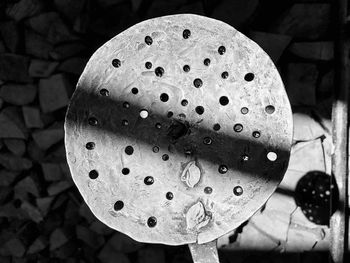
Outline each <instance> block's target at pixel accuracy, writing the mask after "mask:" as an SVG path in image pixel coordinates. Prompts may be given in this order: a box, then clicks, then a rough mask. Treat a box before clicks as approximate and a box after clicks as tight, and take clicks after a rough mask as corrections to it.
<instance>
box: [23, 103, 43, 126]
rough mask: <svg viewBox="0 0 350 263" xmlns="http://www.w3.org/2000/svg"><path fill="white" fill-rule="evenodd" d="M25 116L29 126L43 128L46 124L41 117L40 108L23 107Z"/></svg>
mask: <svg viewBox="0 0 350 263" xmlns="http://www.w3.org/2000/svg"><path fill="white" fill-rule="evenodd" d="M22 112H23V118H24V122H25V124H26V127H27V128H42V127H43V126H44V124H43V122H42V120H41V117H40V109H39V108H37V107H32V106H24V107H22Z"/></svg>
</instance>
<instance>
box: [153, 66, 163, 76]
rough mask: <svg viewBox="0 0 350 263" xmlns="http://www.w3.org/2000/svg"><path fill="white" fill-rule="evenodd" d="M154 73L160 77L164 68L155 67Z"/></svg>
mask: <svg viewBox="0 0 350 263" xmlns="http://www.w3.org/2000/svg"><path fill="white" fill-rule="evenodd" d="M154 73H155V74H156V76H157V77H161V76H163V74H164V69H163V68H162V67H157V68H156V70H155V71H154Z"/></svg>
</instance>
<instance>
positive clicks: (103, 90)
mask: <svg viewBox="0 0 350 263" xmlns="http://www.w3.org/2000/svg"><path fill="white" fill-rule="evenodd" d="M100 94H101V95H102V96H104V97H107V96H109V91H108V90H107V89H101V90H100Z"/></svg>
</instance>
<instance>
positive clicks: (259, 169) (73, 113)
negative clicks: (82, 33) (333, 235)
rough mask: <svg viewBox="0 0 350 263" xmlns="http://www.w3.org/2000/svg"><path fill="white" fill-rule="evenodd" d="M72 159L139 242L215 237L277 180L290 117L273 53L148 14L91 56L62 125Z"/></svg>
mask: <svg viewBox="0 0 350 263" xmlns="http://www.w3.org/2000/svg"><path fill="white" fill-rule="evenodd" d="M65 132H66V136H65V140H66V141H65V142H66V149H67V158H68V163H69V166H70V169H71V172H72V176H73V180H74V182H75V183H76V185H77V187H78V189H79V191H80V192H81V194H82V196H83V198H84V199H85V201H86V202H87V204H88V206H89V207H90V208H91V210H92V212H93V213H94V214H95V215H96V216H97V218H99V219H100V220H101V221H102V222H104V223H105V224H107V225H108V226H110V227H112V228H114V229H116V230H119V231H121V232H123V233H126V234H128V235H129V236H131V237H132V238H134V239H136V240H138V241H142V242H153V243H165V244H171V245H179V244H185V243H193V242H196V241H197V242H198V243H204V242H209V241H212V240H214V239H216V238H218V237H219V236H221V235H223V234H225V233H227V232H228V231H230V230H232V229H234V228H236V227H237V226H239V224H241V223H242V222H243V221H245V220H247V219H248V218H249V217H250V216H251V215H252V214H253V213H254V212H255V211H256V210H257V209H259V207H261V206H262V205H263V204H264V202H266V200H267V199H268V197H269V196H270V195H271V194H272V193H273V191H274V190H275V188H276V187H277V185H278V183H279V182H280V181H281V179H282V177H283V174H284V172H285V170H286V167H287V164H288V160H289V153H290V146H291V142H292V114H291V109H290V105H289V101H288V98H287V96H286V93H285V90H284V87H283V83H282V81H281V78H280V76H279V74H278V71H277V70H276V68H275V66H274V64H273V63H272V61H271V60H270V58H269V57H268V55H267V54H266V53H265V52H264V51H263V50H262V49H261V48H260V47H259V46H258V45H257V44H256V43H254V42H253V41H251V40H249V39H248V38H247V37H245V36H244V35H242V34H241V33H240V32H238V31H237V30H235V29H234V28H232V27H231V26H229V25H227V24H225V23H222V22H220V21H217V20H213V19H209V18H205V17H201V16H196V15H174V16H166V17H161V18H156V19H151V20H147V21H145V22H142V23H139V24H137V25H135V26H133V27H131V28H129V29H127V30H126V31H124V32H122V33H121V34H119V35H118V36H116V37H114V38H113V39H111V40H110V41H108V42H107V43H106V44H104V45H103V46H102V47H101V48H100V49H98V50H97V51H96V52H95V54H94V55H93V56H92V57H91V59H90V61H89V62H88V64H87V66H86V68H85V70H84V72H83V74H82V76H81V77H80V80H79V82H78V85H77V89H76V91H75V93H74V95H73V98H72V100H71V104H70V107H69V109H68V113H67V116H66V123H65Z"/></svg>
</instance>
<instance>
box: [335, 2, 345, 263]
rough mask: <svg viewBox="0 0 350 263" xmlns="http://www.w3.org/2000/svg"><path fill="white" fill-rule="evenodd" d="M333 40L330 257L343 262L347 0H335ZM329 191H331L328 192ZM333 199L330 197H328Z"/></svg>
mask: <svg viewBox="0 0 350 263" xmlns="http://www.w3.org/2000/svg"><path fill="white" fill-rule="evenodd" d="M335 11H336V15H337V17H336V20H335V21H336V31H335V34H336V39H335V50H334V52H335V53H334V54H335V93H334V102H333V109H332V123H333V144H334V154H333V156H332V173H333V175H334V179H335V182H334V183H335V184H336V185H337V187H338V191H339V202H338V203H337V204H332V205H333V206H335V207H334V208H335V213H334V214H333V215H332V217H331V221H330V227H331V244H330V246H331V257H332V260H333V261H334V262H336V263H338V262H339V263H340V262H344V251H345V250H346V249H347V245H348V222H347V221H348V215H347V213H348V211H347V207H348V172H349V167H348V153H349V149H348V143H349V141H348V135H349V132H348V129H349V128H348V110H349V109H348V99H349V98H348V97H349V92H348V89H349V83H348V73H349V72H348V71H349V68H348V55H349V50H348V46H347V43H346V32H345V29H346V23H347V0H337V1H336V9H335ZM332 193H333V194H334V193H335V191H333V192H332ZM332 199H333V198H332Z"/></svg>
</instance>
